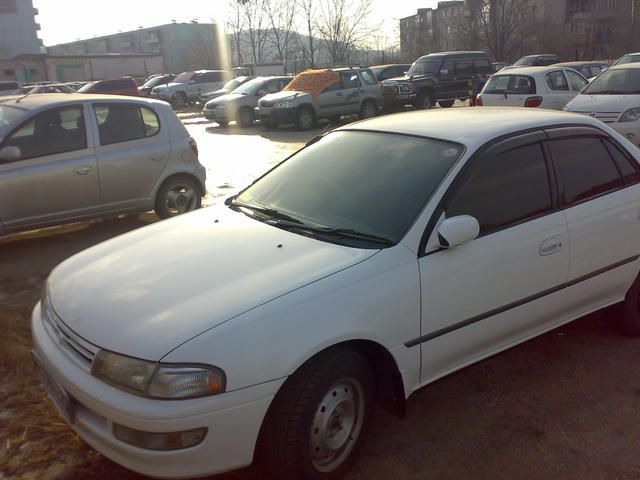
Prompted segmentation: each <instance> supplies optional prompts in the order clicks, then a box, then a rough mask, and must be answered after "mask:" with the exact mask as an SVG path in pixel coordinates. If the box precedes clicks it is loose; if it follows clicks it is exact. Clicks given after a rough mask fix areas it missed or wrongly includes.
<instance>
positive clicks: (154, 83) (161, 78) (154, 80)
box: [142, 75, 167, 88]
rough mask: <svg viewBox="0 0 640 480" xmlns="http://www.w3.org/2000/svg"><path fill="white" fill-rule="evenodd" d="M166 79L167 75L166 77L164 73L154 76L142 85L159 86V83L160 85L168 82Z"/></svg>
mask: <svg viewBox="0 0 640 480" xmlns="http://www.w3.org/2000/svg"><path fill="white" fill-rule="evenodd" d="M166 79H167V77H165V76H164V75H160V76H159V77H153V78H152V79H151V80H149V81H148V82H147V83H145V84H144V85H142V88H153V87H157V86H158V85H160V84H161V83H166Z"/></svg>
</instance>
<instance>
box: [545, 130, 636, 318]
mask: <svg viewBox="0 0 640 480" xmlns="http://www.w3.org/2000/svg"><path fill="white" fill-rule="evenodd" d="M548 134H549V136H550V139H549V141H548V144H549V151H550V153H551V156H552V158H553V163H554V165H555V168H556V170H557V178H558V181H559V185H560V204H561V206H562V208H563V209H564V212H565V215H566V217H567V222H568V226H569V241H570V244H571V262H570V270H569V280H570V281H574V282H580V284H581V288H580V289H578V290H576V291H574V292H573V293H572V294H571V296H570V297H568V299H570V300H571V302H573V307H574V308H575V309H576V310H581V309H582V310H584V311H587V310H593V309H594V308H597V307H598V306H601V305H604V304H607V303H611V302H613V301H617V300H619V299H621V298H622V297H623V296H624V294H625V292H626V290H627V288H628V287H629V286H630V285H631V283H632V282H633V280H634V278H635V275H636V273H637V267H635V266H634V263H635V264H636V265H637V259H638V256H639V255H640V244H639V243H638V241H637V239H638V238H640V220H639V214H640V183H639V182H640V171H639V170H638V163H637V161H636V160H634V159H633V157H632V156H631V155H630V154H629V152H627V151H626V150H625V149H624V148H622V147H621V146H620V145H619V144H617V142H615V141H612V140H611V139H610V138H609V137H608V136H607V135H605V134H603V133H601V132H600V131H598V130H595V129H586V128H557V129H553V130H549V131H548Z"/></svg>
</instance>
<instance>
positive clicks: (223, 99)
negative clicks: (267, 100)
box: [207, 92, 255, 105]
mask: <svg viewBox="0 0 640 480" xmlns="http://www.w3.org/2000/svg"><path fill="white" fill-rule="evenodd" d="M250 96H251V95H243V94H241V93H233V92H232V93H227V94H225V95H221V96H219V97H217V98H214V99H213V100H209V102H207V103H208V104H209V105H219V104H221V103H233V102H239V101H242V100H244V99H246V98H247V97H250ZM253 98H255V96H254V97H253Z"/></svg>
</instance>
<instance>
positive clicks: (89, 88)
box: [78, 77, 140, 97]
mask: <svg viewBox="0 0 640 480" xmlns="http://www.w3.org/2000/svg"><path fill="white" fill-rule="evenodd" d="M78 93H103V94H107V95H129V96H132V97H138V96H140V93H139V92H138V85H136V82H135V81H134V80H133V78H131V77H122V78H112V79H109V80H98V81H97V82H91V83H87V84H86V85H85V86H84V87H82V88H81V89H80V90H78Z"/></svg>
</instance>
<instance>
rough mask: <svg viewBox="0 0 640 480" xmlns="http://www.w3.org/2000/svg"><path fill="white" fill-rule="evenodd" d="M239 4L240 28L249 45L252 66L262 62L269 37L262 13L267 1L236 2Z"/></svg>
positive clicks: (265, 20) (248, 0) (245, 0)
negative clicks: (241, 27)
mask: <svg viewBox="0 0 640 480" xmlns="http://www.w3.org/2000/svg"><path fill="white" fill-rule="evenodd" d="M237 1H238V3H239V4H240V11H241V18H242V26H243V30H244V32H245V34H246V35H245V37H246V40H247V42H248V43H249V50H250V51H251V60H252V62H253V64H257V63H262V62H263V61H264V58H263V54H264V49H265V45H266V41H267V37H268V35H269V28H268V23H267V17H266V15H265V13H264V9H265V4H266V3H267V0H237Z"/></svg>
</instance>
